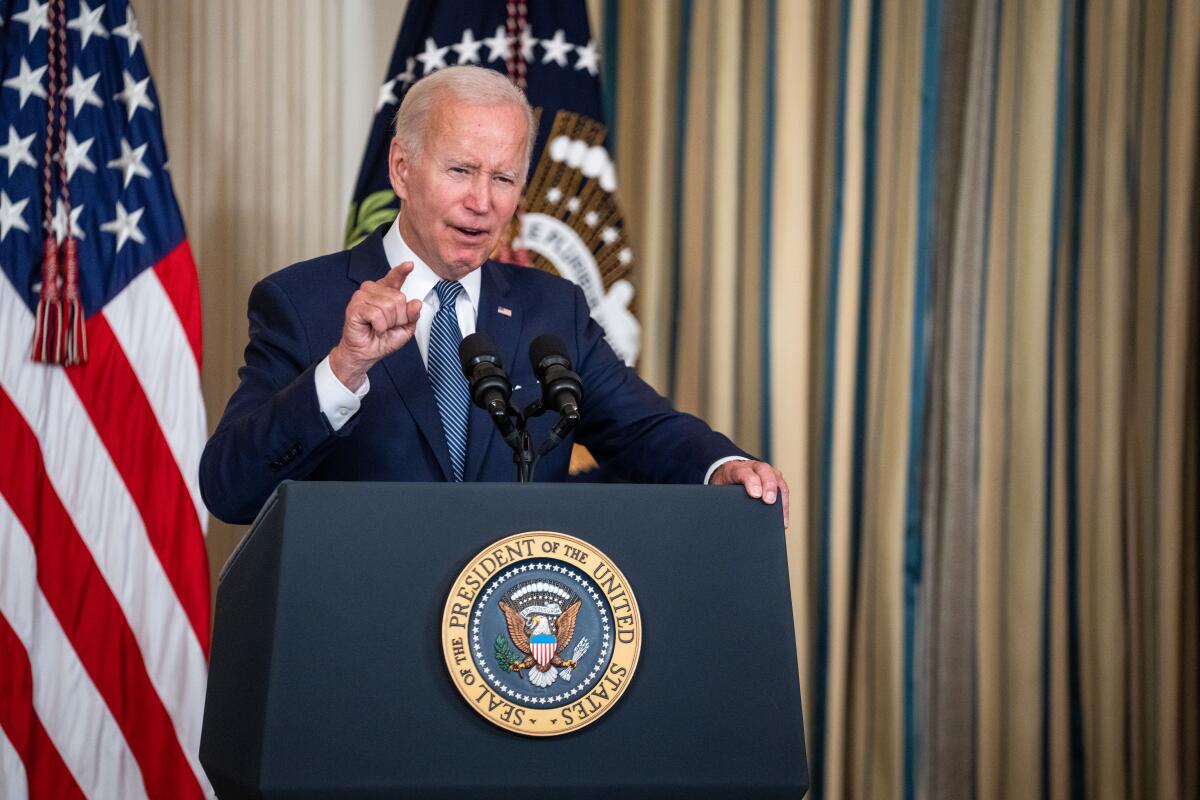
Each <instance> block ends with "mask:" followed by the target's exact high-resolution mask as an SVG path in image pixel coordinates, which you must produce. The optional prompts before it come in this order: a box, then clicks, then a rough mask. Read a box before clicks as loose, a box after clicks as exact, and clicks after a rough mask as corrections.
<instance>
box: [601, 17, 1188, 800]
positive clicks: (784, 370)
mask: <svg viewBox="0 0 1200 800" xmlns="http://www.w3.org/2000/svg"><path fill="white" fill-rule="evenodd" d="M602 17H603V29H604V31H605V33H606V41H605V49H606V53H607V55H608V58H607V69H608V75H607V77H608V79H609V80H608V86H609V87H611V88H612V90H613V97H614V102H613V108H614V117H615V124H614V134H613V135H614V137H615V142H616V152H617V160H618V174H619V176H620V177H621V178H622V181H623V184H622V187H621V192H622V199H623V202H625V203H626V205H627V206H628V208H629V210H630V211H631V219H632V220H634V221H635V225H636V227H635V230H634V231H633V234H634V242H635V244H636V245H637V246H638V257H639V264H640V265H641V266H640V271H639V275H638V276H637V277H638V299H637V303H638V313H639V314H640V316H641V319H642V321H643V325H644V326H645V332H646V334H645V337H644V341H645V342H646V345H645V349H644V351H643V355H642V360H641V363H640V368H641V370H642V372H643V374H644V375H645V376H646V377H647V378H648V379H649V380H650V381H651V382H652V383H654V384H655V385H656V386H658V388H660V390H662V391H665V392H668V393H669V394H671V395H672V396H673V397H674V399H675V400H676V402H677V403H678V404H679V405H680V406H681V407H683V408H685V409H687V410H689V411H694V412H697V413H700V414H702V415H703V416H705V417H706V418H708V419H709V420H711V421H712V422H713V424H714V425H716V426H717V427H720V428H724V429H725V430H728V431H730V432H731V433H733V434H734V435H735V436H736V438H738V439H739V441H740V442H742V443H743V444H744V446H746V447H748V448H750V449H752V450H757V451H758V452H760V453H762V454H763V455H764V456H765V457H767V458H770V459H771V460H772V461H773V462H775V463H776V464H777V465H778V466H780V467H781V468H782V469H783V470H784V471H785V474H787V476H788V478H789V482H790V483H791V486H792V489H793V507H792V525H791V528H790V530H789V531H788V537H789V539H788V541H789V558H790V560H791V564H790V567H791V574H792V586H793V592H794V598H793V600H794V613H795V620H796V631H797V646H798V649H799V656H800V663H801V665H802V686H803V692H804V698H805V703H806V709H805V714H806V720H805V722H806V731H807V735H808V746H809V759H810V765H811V768H812V776H813V792H812V795H813V796H814V797H817V798H825V797H831V798H841V797H850V798H876V797H905V798H912V797H934V798H962V797H980V798H1005V797H1044V798H1059V797H1063V798H1065V797H1130V798H1158V797H1163V798H1175V797H1184V798H1187V797H1197V796H1200V713H1198V712H1200V697H1198V690H1200V665H1198V653H1197V648H1198V645H1200V613H1198V612H1200V594H1198V591H1197V590H1198V581H1200V578H1198V575H1200V559H1198V553H1197V550H1198V548H1197V531H1198V530H1200V500H1198V499H1197V498H1198V492H1197V489H1198V483H1200V480H1198V477H1197V465H1198V442H1200V413H1198V411H1200V382H1198V378H1197V375H1198V373H1200V369H1198V363H1197V362H1198V355H1200V281H1198V280H1197V278H1196V265H1197V263H1198V262H1200V234H1198V233H1197V231H1198V227H1197V221H1198V217H1200V191H1198V189H1197V186H1198V179H1200V175H1198V171H1197V150H1198V146H1200V4H1198V3H1196V2H1194V0H1153V1H1151V0H1145V1H1144V2H1137V1H1136V0H1110V1H1109V2H1087V1H1086V0H1059V2H1038V1H1037V0H961V1H958V0H956V1H955V2H951V1H950V0H894V2H888V3H884V2H881V0H841V1H840V2H829V3H821V2H801V1H800V0H797V1H796V2H786V1H784V0H779V1H778V2H771V1H770V0H764V1H763V2H736V1H735V0H690V1H689V0H672V2H656V3H642V2H638V1H637V0H619V1H618V0H609V1H608V2H605V3H603V14H602Z"/></svg>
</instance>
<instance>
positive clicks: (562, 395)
mask: <svg viewBox="0 0 1200 800" xmlns="http://www.w3.org/2000/svg"><path fill="white" fill-rule="evenodd" d="M529 363H530V364H532V365H533V373H534V375H536V376H537V379H538V381H539V382H540V383H541V384H542V405H543V406H545V407H546V408H548V409H551V410H553V411H557V412H558V413H559V414H561V415H562V416H563V417H566V418H568V419H571V420H578V419H579V404H580V403H581V402H582V401H583V381H582V380H580V378H579V375H578V373H576V372H575V371H574V370H572V369H571V359H570V358H568V357H567V347H566V345H564V344H563V341H562V339H560V338H558V337H557V336H555V335H554V334H550V333H546V334H542V335H541V336H539V337H537V338H536V339H534V340H533V342H532V343H531V344H530V345H529Z"/></svg>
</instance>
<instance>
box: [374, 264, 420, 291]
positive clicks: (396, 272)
mask: <svg viewBox="0 0 1200 800" xmlns="http://www.w3.org/2000/svg"><path fill="white" fill-rule="evenodd" d="M412 271H413V262H411V261H405V262H403V263H402V264H400V265H399V266H398V267H393V268H392V269H391V270H390V271H389V272H388V274H387V275H384V276H383V277H382V278H380V279H379V284H380V285H381V286H387V287H388V288H389V289H397V290H399V289H400V287H402V286H403V285H404V280H405V279H406V278H407V277H408V274H409V273H410V272H412Z"/></svg>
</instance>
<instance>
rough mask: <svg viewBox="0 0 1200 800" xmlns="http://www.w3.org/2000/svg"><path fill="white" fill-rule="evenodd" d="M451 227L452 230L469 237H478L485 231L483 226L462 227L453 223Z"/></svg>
mask: <svg viewBox="0 0 1200 800" xmlns="http://www.w3.org/2000/svg"><path fill="white" fill-rule="evenodd" d="M453 227H454V230H456V231H458V232H459V233H461V234H462V235H463V236H466V237H469V238H471V239H476V238H480V237H482V236H484V235H485V234H486V233H487V230H486V229H484V228H464V227H462V226H459V225H454V226H453Z"/></svg>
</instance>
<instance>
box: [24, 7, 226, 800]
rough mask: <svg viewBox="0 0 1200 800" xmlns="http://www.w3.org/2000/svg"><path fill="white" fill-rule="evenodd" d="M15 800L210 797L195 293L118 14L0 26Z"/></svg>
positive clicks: (132, 25) (137, 43) (147, 106)
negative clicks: (202, 750)
mask: <svg viewBox="0 0 1200 800" xmlns="http://www.w3.org/2000/svg"><path fill="white" fill-rule="evenodd" d="M0 41H2V42H3V62H2V64H0V68H2V71H3V76H2V89H0V103H2V107H3V117H2V119H0V270H2V272H3V276H2V277H0V441H2V445H3V447H2V451H0V797H4V798H20V797H74V796H85V797H120V798H138V797H161V798H188V797H201V796H205V795H210V794H211V789H210V788H209V785H208V782H207V780H206V779H205V777H204V773H203V771H202V769H201V767H200V763H199V760H198V752H199V743H200V723H201V711H202V708H203V701H204V687H205V679H206V658H207V651H208V643H209V577H208V565H207V560H206V556H205V549H204V530H205V526H206V523H207V513H206V511H205V509H204V506H203V504H202V502H201V500H200V493H199V488H198V482H197V465H198V462H199V458H200V450H201V448H202V447H203V444H204V438H205V421H204V407H203V404H202V399H201V394H200V355H201V347H200V293H199V285H198V282H197V276H196V268H195V265H194V263H193V261H192V256H191V253H190V251H189V250H188V243H187V239H186V235H185V232H184V227H183V220H182V218H181V216H180V212H179V207H178V205H177V204H176V202H175V196H174V191H173V189H172V185H171V178H170V172H169V163H168V160H167V152H166V147H165V145H164V142H163V133H162V123H161V120H160V119H159V108H160V103H159V100H158V95H157V94H156V93H155V90H154V85H153V83H151V80H150V72H149V70H148V68H147V64H146V54H145V49H144V48H145V43H144V41H143V39H142V35H141V33H140V32H139V31H138V25H137V19H136V17H135V16H134V13H133V9H132V8H130V6H129V4H128V3H127V2H126V1H125V0H107V1H106V2H90V1H89V0H8V2H4V3H3V4H2V6H0Z"/></svg>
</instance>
